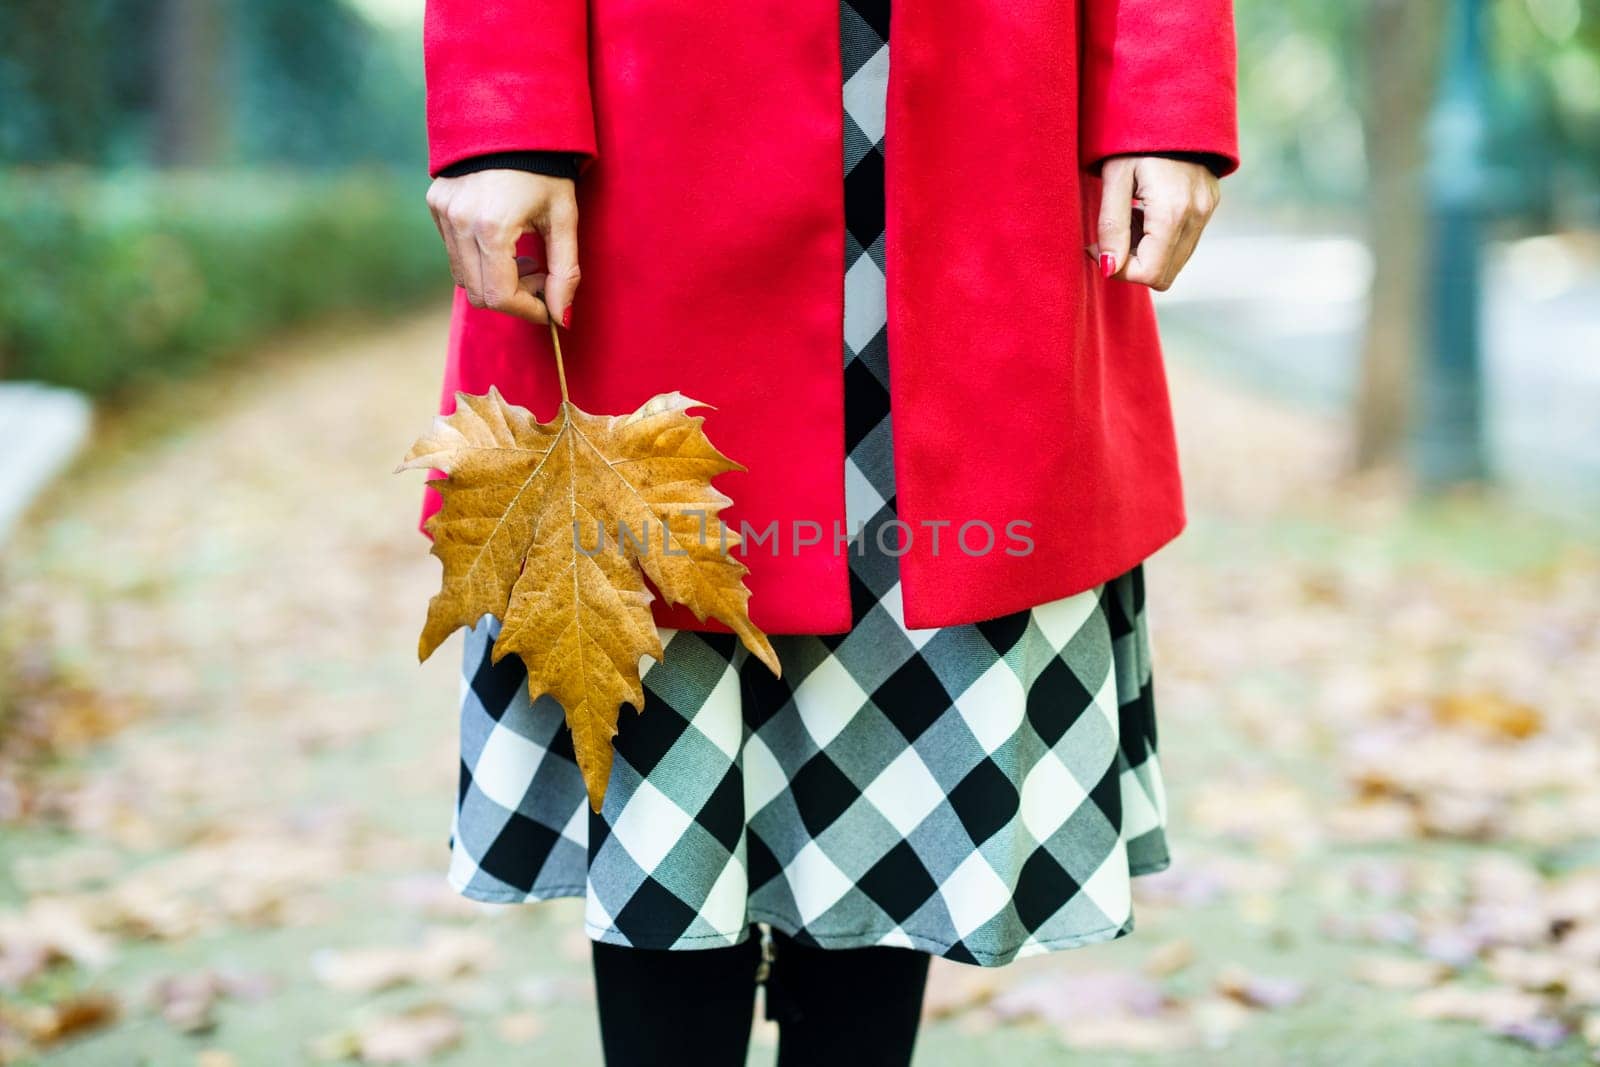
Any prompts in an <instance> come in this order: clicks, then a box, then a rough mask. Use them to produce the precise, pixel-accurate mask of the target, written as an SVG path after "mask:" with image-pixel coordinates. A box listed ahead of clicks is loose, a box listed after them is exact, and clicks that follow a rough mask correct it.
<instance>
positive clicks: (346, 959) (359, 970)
mask: <svg viewBox="0 0 1600 1067" xmlns="http://www.w3.org/2000/svg"><path fill="white" fill-rule="evenodd" d="M493 956H494V942H493V941H492V940H490V939H489V938H488V937H485V936H484V935H483V934H478V933H473V932H471V931H466V930H430V931H428V933H427V935H426V936H425V937H424V938H423V940H422V942H421V943H420V944H418V945H400V946H384V947H379V948H363V949H345V950H340V951H335V950H331V949H329V950H323V951H321V952H318V953H316V954H315V955H314V956H313V957H312V960H311V969H312V971H313V973H315V974H316V976H317V978H318V980H320V981H321V982H322V983H323V984H324V985H326V986H328V987H329V988H331V989H339V990H344V991H346V992H351V993H373V992H376V991H378V990H380V989H389V988H392V987H394V986H398V985H404V984H406V983H408V982H417V983H428V982H440V981H444V980H446V979H450V978H454V977H456V976H458V975H461V974H466V973H467V972H469V971H472V970H474V969H476V968H478V967H480V966H483V965H484V964H485V963H487V962H488V961H489V960H490V959H492V958H493Z"/></svg>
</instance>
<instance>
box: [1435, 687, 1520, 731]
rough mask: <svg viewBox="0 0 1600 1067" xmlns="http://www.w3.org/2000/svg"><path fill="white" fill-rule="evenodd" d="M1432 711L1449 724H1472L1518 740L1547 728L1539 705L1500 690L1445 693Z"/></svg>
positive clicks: (1445, 723) (1437, 717)
mask: <svg viewBox="0 0 1600 1067" xmlns="http://www.w3.org/2000/svg"><path fill="white" fill-rule="evenodd" d="M1433 715H1434V718H1435V719H1437V720H1438V721H1439V722H1441V723H1443V724H1444V725H1446V726H1471V727H1474V728H1477V729H1479V730H1483V731H1484V732H1486V733H1489V734H1494V735H1497V736H1501V737H1510V738H1514V739H1516V740H1519V741H1520V740H1523V739H1524V738H1528V737H1532V736H1533V735H1534V734H1536V733H1538V732H1539V731H1540V730H1541V729H1543V728H1544V716H1542V715H1540V714H1539V709H1538V708H1535V707H1531V706H1529V705H1527V704H1523V703H1520V702H1518V701H1515V700H1510V699H1508V698H1506V697H1504V696H1501V695H1500V694H1499V693H1445V694H1443V695H1441V696H1439V697H1437V698H1436V699H1435V700H1434V702H1433Z"/></svg>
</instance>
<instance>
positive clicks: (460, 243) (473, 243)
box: [446, 212, 484, 308]
mask: <svg viewBox="0 0 1600 1067" xmlns="http://www.w3.org/2000/svg"><path fill="white" fill-rule="evenodd" d="M446 228H447V229H448V230H449V231H450V236H451V239H452V242H453V244H454V248H455V255H454V257H453V259H454V262H455V266H456V270H457V271H458V272H459V273H458V275H457V278H456V281H457V283H458V284H459V285H460V286H461V288H463V289H465V290H466V291H467V303H469V304H471V305H472V306H473V307H475V308H481V307H483V306H484V301H483V269H482V259H481V253H480V252H479V251H478V240H477V238H476V237H475V236H474V235H473V232H472V224H471V223H470V222H469V221H468V220H466V219H465V218H463V217H462V216H461V215H460V214H459V213H455V212H452V216H451V217H450V218H449V219H447V220H446Z"/></svg>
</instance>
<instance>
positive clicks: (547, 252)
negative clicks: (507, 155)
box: [428, 170, 578, 327]
mask: <svg viewBox="0 0 1600 1067" xmlns="http://www.w3.org/2000/svg"><path fill="white" fill-rule="evenodd" d="M428 208H429V210H430V211H432V212H433V221H434V224H435V225H437V226H438V227H439V236H440V237H442V238H444V244H445V248H446V249H447V250H448V251H449V253H450V273H451V274H452V275H453V276H454V277H455V280H456V284H457V285H459V286H461V287H462V288H463V289H465V290H466V291H467V300H468V302H469V303H471V304H472V306H473V307H478V308H492V309H493V310H495V311H503V312H505V313H506V314H508V315H515V316H516V317H518V318H521V319H527V320H529V321H530V322H541V323H543V322H549V321H550V318H551V316H554V317H555V320H556V321H557V322H559V323H561V325H563V326H568V327H570V326H571V325H572V300H573V297H574V296H576V295H577V292H578V200H577V195H576V185H575V183H574V182H573V181H572V180H571V179H570V178H555V177H551V176H549V175H544V174H531V173H529V172H527V171H522V170H480V171H476V172H474V173H471V174H463V175H461V176H460V177H459V178H435V179H434V180H433V185H432V186H431V187H430V188H429V189H428ZM533 232H537V233H539V234H541V235H542V236H543V238H544V261H545V264H546V265H547V266H541V265H540V264H538V263H535V262H533V261H532V260H531V259H527V258H524V259H522V260H519V259H518V257H517V239H518V238H520V237H521V236H522V235H523V234H525V233H533ZM541 292H542V293H543V299H542V300H541V299H540V297H539V294H540V293H541ZM547 309H548V310H547Z"/></svg>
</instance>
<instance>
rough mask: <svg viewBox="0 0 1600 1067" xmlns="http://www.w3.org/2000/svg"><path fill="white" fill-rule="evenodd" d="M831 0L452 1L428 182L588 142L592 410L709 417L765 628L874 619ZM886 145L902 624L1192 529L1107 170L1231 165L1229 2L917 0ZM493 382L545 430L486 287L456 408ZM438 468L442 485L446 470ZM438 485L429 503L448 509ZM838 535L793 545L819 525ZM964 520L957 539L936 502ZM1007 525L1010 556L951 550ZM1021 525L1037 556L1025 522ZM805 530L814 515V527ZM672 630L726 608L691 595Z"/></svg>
mask: <svg viewBox="0 0 1600 1067" xmlns="http://www.w3.org/2000/svg"><path fill="white" fill-rule="evenodd" d="M838 18H839V9H838V5H837V4H836V3H833V2H828V3H797V2H794V0H789V2H785V3H766V2H758V3H738V4H722V3H709V4H708V3H686V2H683V0H587V2H586V0H544V2H540V3H537V4H536V3H533V2H532V0H495V2H492V3H481V2H469V0H429V3H428V7H427V22H426V31H425V43H426V61H427V62H426V66H427V80H428V132H429V137H430V146H431V153H430V155H431V158H430V170H431V172H433V173H437V172H438V171H439V170H440V169H442V168H443V167H445V166H448V165H449V164H451V163H453V162H455V161H457V160H460V159H464V158H467V157H469V156H475V155H480V154H483V153H487V152H498V151H514V150H527V149H561V150H568V151H576V152H581V153H584V154H585V156H586V157H587V158H586V159H585V160H584V163H583V167H584V170H583V174H582V177H581V178H580V180H579V182H578V187H577V195H578V214H579V261H580V263H581V264H582V269H583V281H582V284H581V286H580V287H579V290H578V297H577V299H576V300H575V301H574V310H573V325H572V329H571V330H570V331H566V332H564V333H563V335H562V349H563V352H564V353H565V354H566V362H567V371H568V376H569V379H570V383H571V392H572V397H573V399H574V400H575V401H576V402H577V403H578V404H579V405H580V406H582V407H584V408H585V409H587V410H589V411H594V412H623V411H631V410H633V409H634V408H635V407H636V406H638V404H639V403H640V402H642V401H643V400H644V399H645V398H647V397H648V396H650V395H652V394H654V393H657V392H666V391H671V390H674V389H677V390H680V391H682V392H683V393H685V394H687V395H689V396H692V397H694V398H696V399H698V400H702V401H705V402H706V403H708V404H712V405H715V407H716V408H717V410H716V411H714V412H710V413H709V414H708V418H707V422H706V429H707V432H708V434H709V435H710V437H711V439H712V441H714V442H715V443H716V444H717V446H718V447H720V448H721V449H722V450H723V451H724V452H726V453H727V454H728V455H730V456H733V457H734V458H735V459H737V460H739V461H740V462H742V463H744V464H745V465H746V466H747V467H748V468H749V469H748V471H747V472H744V473H734V474H728V475H724V476H722V477H720V478H719V479H718V481H717V484H718V485H719V486H720V487H721V488H722V489H723V490H724V491H725V492H727V493H728V494H729V495H730V496H732V497H733V499H734V500H735V501H736V502H737V503H736V504H735V506H734V507H732V508H730V509H729V510H728V511H727V512H726V518H727V519H728V521H729V523H730V524H731V525H733V526H734V527H735V528H736V529H737V528H738V527H739V524H740V522H741V521H743V522H745V523H748V524H749V527H750V528H751V529H754V530H757V531H761V530H764V529H765V528H766V527H767V526H768V524H769V523H770V522H772V521H773V520H777V521H778V522H779V523H780V527H779V538H778V544H777V547H778V551H777V553H776V554H775V553H774V550H773V545H772V542H768V543H767V544H766V545H765V546H762V547H752V546H749V545H746V546H745V547H746V549H747V551H745V552H744V555H743V558H744V560H745V562H746V563H747V564H748V565H749V566H750V570H751V573H750V576H749V578H748V582H749V586H750V588H751V590H752V593H753V595H752V598H751V601H750V607H751V615H752V618H753V619H754V621H755V622H756V623H757V625H759V626H761V627H763V628H764V629H766V630H768V631H769V632H773V633H831V632H838V631H842V630H845V629H847V628H848V627H849V624H850V596H849V584H848V563H849V561H848V558H847V557H846V556H845V555H844V554H842V553H841V552H838V551H836V550H835V546H834V541H833V537H832V536H831V532H832V531H833V530H834V529H836V528H837V529H839V530H841V531H843V530H844V513H845V492H844V481H843V475H842V471H843V468H844V426H843V417H842V416H843V407H844V398H843V377H842V363H843V355H842V348H841V345H842V341H841V332H842V314H843V310H842V309H843V281H842V279H843V271H844V246H843V239H842V234H843V229H844V222H843V212H844V202H843V193H842V167H843V162H842V160H843V146H842V142H841V136H842V132H841V131H842V117H841V102H840V59H839V41H838ZM891 34H892V36H891V39H890V42H891V43H890V57H891V58H890V74H889V87H888V114H887V127H886V133H885V143H886V153H887V161H888V168H887V173H886V175H885V182H886V192H885V195H886V197H887V202H888V205H887V210H888V214H887V218H886V232H885V241H886V245H885V249H886V256H887V261H886V262H887V267H886V271H885V274H886V284H887V287H888V329H889V339H890V349H889V351H890V390H891V391H890V402H891V405H892V410H893V411H894V421H893V424H892V425H893V433H894V454H895V464H896V467H895V478H896V486H897V491H898V497H897V502H898V509H899V513H900V517H901V518H902V520H904V521H905V522H906V523H908V524H909V525H910V527H911V532H912V538H911V545H910V548H909V551H907V552H906V554H905V555H904V556H902V557H901V560H900V575H901V579H902V593H903V602H904V608H905V619H906V623H907V624H908V625H909V626H912V627H929V626H944V625H951V624H956V623H964V622H972V621H976V620H980V619H985V618H991V617H994V616H996V615H1001V614H1004V613H1007V612H1011V611H1016V610H1019V609H1022V608H1026V607H1031V606H1033V605H1036V604H1040V603H1043V602H1045V601H1048V600H1052V599H1055V598H1057V597H1062V596H1067V595H1069V594H1072V593H1076V592H1080V591H1082V590H1084V589H1087V588H1089V587H1091V586H1094V585H1096V584H1098V583H1100V582H1102V581H1104V580H1106V579H1108V578H1111V577H1113V576H1115V575H1117V574H1119V573H1121V572H1122V571H1124V570H1126V569H1128V568H1129V567H1131V566H1133V565H1134V564H1135V563H1137V562H1139V561H1140V560H1142V559H1144V558H1145V557H1147V556H1149V555H1150V554H1151V553H1152V552H1154V551H1155V550H1156V549H1158V548H1160V547H1161V546H1162V545H1163V544H1165V543H1166V542H1168V541H1169V540H1171V539H1172V538H1173V537H1175V536H1176V535H1177V534H1178V532H1179V531H1180V530H1181V529H1182V528H1183V526H1184V521H1185V516H1184V506H1183V497H1182V491H1181V487H1180V482H1179V476H1178V460H1177V453H1176V448H1175V444H1174V440H1173V430H1172V420H1171V413H1170V409H1169V406H1168V398H1167V386H1166V379H1165V374H1164V371H1163V368H1162V360H1161V349H1160V344H1159V341H1158V338H1157V335H1156V325H1155V318H1154V315H1153V312H1152V308H1151V302H1150V294H1149V291H1148V290H1147V289H1145V288H1144V287H1143V286H1139V285H1136V284H1132V283H1126V282H1120V281H1103V280H1102V279H1101V278H1100V277H1099V275H1098V273H1097V271H1096V269H1095V264H1094V263H1093V262H1091V260H1090V259H1089V257H1088V256H1087V255H1085V253H1084V248H1085V246H1086V245H1089V244H1091V243H1092V242H1093V241H1094V238H1095V219H1096V216H1097V211H1098V201H1099V191H1100V182H1099V179H1098V178H1097V177H1095V176H1094V173H1093V172H1094V171H1095V170H1097V166H1098V163H1099V161H1101V160H1102V159H1104V158H1105V157H1106V156H1109V155H1116V154H1127V153H1142V152H1157V151H1177V150H1186V151H1199V152H1210V153H1215V154H1217V155H1220V156H1222V157H1224V158H1226V159H1227V160H1228V161H1229V169H1230V170H1231V169H1232V167H1233V166H1236V165H1237V148H1236V134H1235V117H1234V63H1235V60H1234V37H1233V24H1232V13H1231V3H1230V0H962V2H960V3H957V2H955V0H900V2H898V3H896V4H895V7H894V14H893V18H892V19H891ZM491 384H493V385H498V386H499V388H500V390H501V392H502V393H504V394H505V395H506V397H507V398H508V399H510V400H513V401H515V402H517V403H520V404H523V405H526V406H527V407H529V408H531V409H532V410H533V411H534V412H535V413H536V414H537V415H538V416H539V417H541V418H550V417H551V416H553V415H554V413H555V410H556V402H557V398H558V396H559V392H558V390H557V385H556V379H555V371H554V365H553V361H552V359H551V354H550V341H549V336H548V328H547V327H544V326H536V325H533V324H530V323H526V322H523V321H521V320H518V319H513V318H511V317H509V316H506V315H503V314H501V313H499V312H494V311H488V310H481V309H475V308H472V307H471V306H469V305H468V304H467V302H466V299H465V295H464V293H462V292H461V291H460V290H457V293H456V303H455V314H454V319H453V322H452V327H451V332H450V343H449V352H448V359H447V363H446V369H445V376H444V388H443V394H442V398H441V399H442V404H441V410H442V411H444V412H449V411H451V410H453V408H454V394H455V391H456V390H458V389H460V390H465V391H467V392H470V393H481V392H486V391H487V390H488V388H489V386H490V385H491ZM435 476H437V474H435ZM437 506H438V498H437V494H436V493H435V492H434V491H433V490H431V489H429V490H427V500H426V502H425V504H424V510H423V519H424V520H426V518H427V516H428V515H430V514H432V512H433V511H434V510H436V508H437ZM797 520H799V521H801V522H802V523H808V522H809V523H816V524H817V528H820V530H822V531H824V534H823V536H822V538H821V540H820V542H819V543H817V544H815V545H813V546H810V547H806V548H798V547H797V546H798V542H799V540H802V539H803V538H801V539H797V538H794V537H792V536H791V532H792V530H793V524H794V523H795V522H796V521H797ZM939 521H947V522H949V523H950V525H949V526H946V527H943V528H942V531H941V536H940V538H939V541H938V545H937V551H936V550H935V544H934V540H933V537H932V536H931V534H932V532H933V530H934V527H933V526H929V525H926V524H927V523H937V522H939ZM973 522H986V523H988V524H989V528H990V529H992V530H993V531H995V533H996V535H997V536H996V543H995V546H994V549H993V550H991V551H988V552H980V551H978V549H980V548H981V547H982V543H983V541H984V537H983V533H982V531H983V528H982V527H981V526H974V527H972V528H971V529H970V530H969V537H968V541H967V544H968V547H969V548H970V549H972V551H971V552H968V551H963V550H962V549H961V548H960V547H959V546H957V545H956V544H954V543H953V542H954V534H955V531H956V530H957V529H958V528H959V527H961V526H963V524H968V523H973ZM1013 522H1026V523H1029V524H1031V525H1030V526H1028V527H1025V528H1021V527H1013V529H1025V530H1026V532H1027V537H1028V538H1029V539H1031V541H1032V543H1033V549H1032V551H1031V552H1029V553H1027V554H1020V555H1018V554H1009V553H1008V552H1006V551H1005V549H1007V548H1011V549H1013V550H1017V549H1018V548H1019V542H1017V541H1015V540H1012V539H1009V538H1008V537H1007V535H1006V530H1007V524H1008V523H1013ZM810 529H812V527H809V526H808V527H805V528H804V530H803V531H802V532H805V531H808V530H810ZM657 607H658V609H659V610H658V612H657V619H658V620H659V621H661V622H662V623H663V624H666V625H672V626H678V627H688V628H701V629H711V628H720V627H717V626H715V624H699V623H696V622H695V620H694V619H693V618H692V616H688V615H687V614H686V613H684V612H682V611H681V610H665V609H661V605H660V604H659V603H658V605H657Z"/></svg>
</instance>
